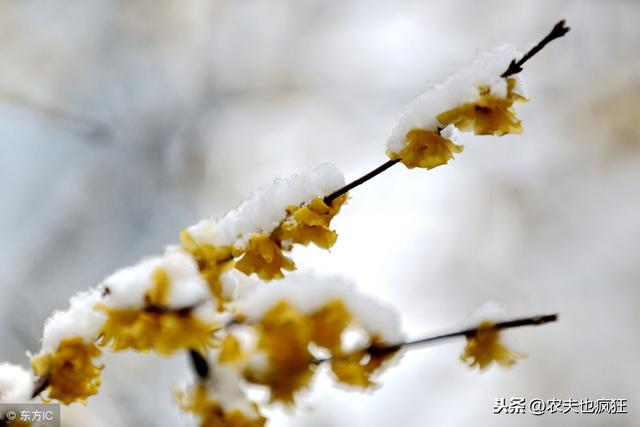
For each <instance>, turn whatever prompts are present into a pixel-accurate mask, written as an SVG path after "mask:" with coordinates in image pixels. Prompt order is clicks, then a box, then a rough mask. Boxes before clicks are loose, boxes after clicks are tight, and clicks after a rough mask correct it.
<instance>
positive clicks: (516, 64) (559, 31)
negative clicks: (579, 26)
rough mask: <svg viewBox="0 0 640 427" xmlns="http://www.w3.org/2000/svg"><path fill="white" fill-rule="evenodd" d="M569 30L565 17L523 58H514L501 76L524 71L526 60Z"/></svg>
mask: <svg viewBox="0 0 640 427" xmlns="http://www.w3.org/2000/svg"><path fill="white" fill-rule="evenodd" d="M569 30H570V28H569V27H567V26H566V25H565V22H564V19H563V20H562V21H560V22H558V23H557V24H556V25H555V26H554V27H553V29H552V30H551V32H550V33H549V34H547V36H546V37H545V38H543V39H542V40H540V43H538V44H537V45H535V46H534V47H532V48H531V50H529V52H527V53H525V55H524V56H523V57H522V58H520V60H519V61H516V60H515V59H513V60H512V61H511V63H510V64H509V68H507V70H506V71H505V72H504V73H502V75H501V76H500V77H509V76H512V75H514V74H518V73H519V72H520V71H522V66H523V65H524V63H525V62H527V61H528V60H529V59H531V58H532V57H533V56H534V55H535V54H536V53H538V52H540V51H541V50H542V49H543V48H544V47H545V46H546V45H548V44H549V43H551V42H552V41H553V40H555V39H557V38H560V37H562V36H564V35H565V34H567V33H568V32H569Z"/></svg>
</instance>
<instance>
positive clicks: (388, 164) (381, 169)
mask: <svg viewBox="0 0 640 427" xmlns="http://www.w3.org/2000/svg"><path fill="white" fill-rule="evenodd" d="M399 161H400V159H396V160H388V161H386V162H384V163H383V164H381V165H380V166H378V167H377V168H375V169H374V170H372V171H371V172H369V173H367V174H365V175H363V176H361V177H360V178H358V179H356V180H355V181H352V182H350V183H349V184H347V185H345V186H344V187H342V188H340V189H338V190H336V191H334V192H333V193H331V194H329V195H328V196H327V197H325V198H324V203H325V204H326V205H328V206H329V205H331V203H332V202H333V201H334V200H335V199H337V198H338V197H340V196H342V195H343V194H345V193H346V192H348V191H349V190H351V189H352V188H355V187H357V186H358V185H360V184H364V183H365V182H367V181H369V180H370V179H371V178H373V177H375V176H376V175H379V174H381V173H382V172H384V171H386V170H387V169H389V168H390V167H391V166H393V165H395V164H396V163H398V162H399Z"/></svg>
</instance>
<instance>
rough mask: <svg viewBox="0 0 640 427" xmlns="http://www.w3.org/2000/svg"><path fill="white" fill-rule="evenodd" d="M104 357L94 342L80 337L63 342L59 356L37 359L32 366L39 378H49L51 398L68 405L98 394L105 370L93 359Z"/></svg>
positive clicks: (54, 354)
mask: <svg viewBox="0 0 640 427" xmlns="http://www.w3.org/2000/svg"><path fill="white" fill-rule="evenodd" d="M101 354H102V352H101V351H100V349H98V348H97V347H96V346H95V344H93V343H85V342H84V340H83V339H82V338H80V337H77V338H68V339H65V340H62V341H61V342H60V345H59V346H58V350H57V351H56V352H55V353H51V354H45V355H42V356H39V357H36V358H34V359H33V360H32V361H31V365H32V367H33V371H34V372H35V374H36V375H38V376H41V377H46V378H47V384H48V385H47V388H46V390H47V391H48V396H47V399H56V400H59V401H60V402H62V403H64V404H65V405H68V404H69V403H72V402H75V401H80V402H85V401H86V399H87V398H88V397H89V396H93V395H94V394H97V393H98V388H99V387H100V378H99V375H100V371H101V370H102V367H101V366H100V367H98V366H96V365H94V364H93V359H95V358H96V357H98V356H100V355H101ZM43 400H45V399H44V398H43Z"/></svg>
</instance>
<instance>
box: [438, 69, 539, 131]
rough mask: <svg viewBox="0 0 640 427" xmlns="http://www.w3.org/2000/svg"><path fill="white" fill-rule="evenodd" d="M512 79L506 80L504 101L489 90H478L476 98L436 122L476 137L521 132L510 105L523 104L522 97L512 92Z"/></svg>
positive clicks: (485, 88) (439, 117) (513, 82)
mask: <svg viewBox="0 0 640 427" xmlns="http://www.w3.org/2000/svg"><path fill="white" fill-rule="evenodd" d="M515 84H516V81H515V79H509V78H508V79H507V96H506V98H497V97H495V96H494V95H493V94H492V93H491V89H490V88H489V87H486V86H483V87H480V99H479V100H478V101H476V102H469V103H466V104H463V105H461V106H459V107H456V108H454V109H452V110H449V111H445V112H444V113H442V114H440V115H438V117H437V118H438V121H439V122H440V123H442V124H444V125H445V126H446V125H450V124H451V125H454V126H455V127H457V128H458V129H460V130H461V131H473V132H474V133H475V134H476V135H497V136H501V135H506V134H509V133H516V134H517V133H522V122H521V121H520V119H518V117H517V116H516V112H515V110H514V109H513V103H514V102H526V98H524V97H523V96H521V95H518V94H517V93H515V92H514V91H513V89H514V87H515Z"/></svg>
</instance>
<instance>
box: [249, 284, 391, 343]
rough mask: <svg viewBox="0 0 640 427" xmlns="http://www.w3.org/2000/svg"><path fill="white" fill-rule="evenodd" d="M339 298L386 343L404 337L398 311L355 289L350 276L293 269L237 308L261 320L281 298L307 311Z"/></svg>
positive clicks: (309, 312) (250, 296) (350, 311)
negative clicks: (293, 270) (294, 270)
mask: <svg viewBox="0 0 640 427" xmlns="http://www.w3.org/2000/svg"><path fill="white" fill-rule="evenodd" d="M335 300H340V301H342V302H343V303H344V305H345V307H346V309H347V310H348V311H349V313H350V314H351V316H352V317H353V318H354V320H355V321H356V322H357V323H358V325H359V326H361V327H362V328H364V329H365V330H366V331H367V332H368V333H369V334H370V335H371V336H374V335H375V336H377V337H380V339H382V340H383V341H385V342H387V343H398V342H401V341H402V339H403V336H402V333H401V330H400V321H399V317H398V315H397V313H396V312H395V311H393V310H392V309H390V308H389V307H387V306H385V305H383V304H381V303H379V302H378V301H375V300H374V299H372V298H371V297H368V296H366V295H364V294H362V293H360V292H358V290H357V289H356V287H355V285H354V284H353V283H351V282H349V281H348V280H346V279H344V278H342V277H339V276H333V275H322V276H321V275H317V274H313V273H304V272H293V273H291V274H289V275H287V276H286V277H285V278H284V279H282V280H279V281H278V282H275V283H270V284H269V285H268V286H262V287H257V288H256V289H255V291H254V292H251V293H249V294H248V295H247V296H246V297H245V298H244V299H242V300H240V301H239V302H238V305H237V312H238V313H239V314H242V315H245V316H247V318H248V319H249V320H253V321H258V320H260V318H262V317H263V316H264V314H265V313H266V312H267V311H268V310H270V309H271V308H272V307H273V306H275V305H276V304H278V303H279V302H281V301H286V302H287V303H288V304H290V305H291V306H293V307H294V308H296V309H297V310H298V311H300V312H301V313H304V314H311V313H313V312H314V311H316V310H318V309H320V308H322V307H323V306H324V305H326V304H327V303H329V302H332V301H335Z"/></svg>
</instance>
